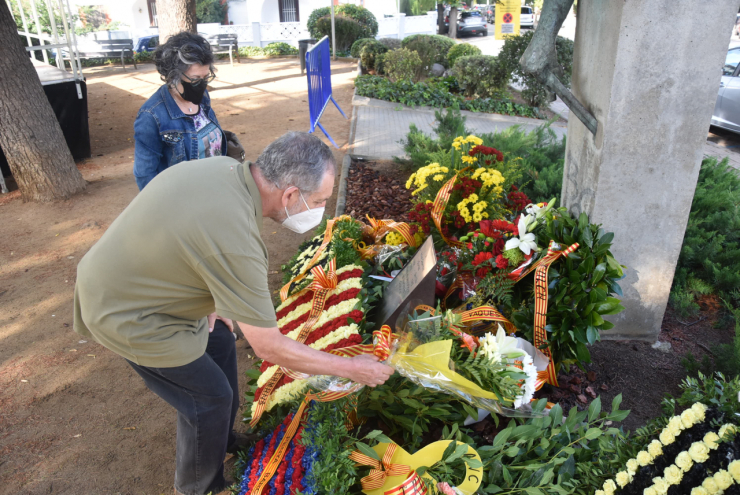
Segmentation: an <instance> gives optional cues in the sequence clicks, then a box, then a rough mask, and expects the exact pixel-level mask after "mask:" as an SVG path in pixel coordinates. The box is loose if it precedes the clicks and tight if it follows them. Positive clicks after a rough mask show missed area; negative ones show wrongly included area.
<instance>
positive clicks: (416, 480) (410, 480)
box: [383, 471, 427, 495]
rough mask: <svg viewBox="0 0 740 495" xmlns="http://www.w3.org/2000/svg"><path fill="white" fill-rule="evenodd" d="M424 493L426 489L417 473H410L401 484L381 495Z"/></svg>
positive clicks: (419, 494)
mask: <svg viewBox="0 0 740 495" xmlns="http://www.w3.org/2000/svg"><path fill="white" fill-rule="evenodd" d="M426 493H427V487H426V485H425V484H424V482H423V481H422V480H421V477H420V476H419V473H417V472H416V471H411V472H410V473H409V475H408V477H407V478H406V480H405V481H404V482H403V483H401V484H400V485H398V486H396V487H393V488H391V489H390V490H386V491H384V492H383V495H426Z"/></svg>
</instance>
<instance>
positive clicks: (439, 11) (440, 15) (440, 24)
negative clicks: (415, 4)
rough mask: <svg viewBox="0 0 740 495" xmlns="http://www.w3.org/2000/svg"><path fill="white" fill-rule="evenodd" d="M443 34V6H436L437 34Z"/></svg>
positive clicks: (439, 4) (440, 4)
mask: <svg viewBox="0 0 740 495" xmlns="http://www.w3.org/2000/svg"><path fill="white" fill-rule="evenodd" d="M444 32H445V4H443V3H438V4H437V33H438V34H442V33H444Z"/></svg>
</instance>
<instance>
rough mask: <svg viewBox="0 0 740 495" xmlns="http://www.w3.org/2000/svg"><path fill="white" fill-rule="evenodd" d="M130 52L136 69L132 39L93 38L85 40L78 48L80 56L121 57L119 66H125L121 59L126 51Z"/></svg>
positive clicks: (89, 57) (88, 57)
mask: <svg viewBox="0 0 740 495" xmlns="http://www.w3.org/2000/svg"><path fill="white" fill-rule="evenodd" d="M127 51H128V52H130V53H131V58H132V60H133V61H134V68H135V69H138V68H139V67H137V65H136V59H135V58H134V40H132V39H121V40H95V41H90V42H86V43H84V44H83V46H82V47H81V48H80V50H79V52H80V58H86V59H91V58H112V57H118V56H119V55H120V57H121V67H123V68H124V69H125V68H126V64H125V63H124V61H123V59H124V56H125V55H126V52H127Z"/></svg>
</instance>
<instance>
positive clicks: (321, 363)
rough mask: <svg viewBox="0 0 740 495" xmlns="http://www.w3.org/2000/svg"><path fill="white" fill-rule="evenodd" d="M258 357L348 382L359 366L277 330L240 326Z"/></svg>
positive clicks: (302, 371) (287, 366)
mask: <svg viewBox="0 0 740 495" xmlns="http://www.w3.org/2000/svg"><path fill="white" fill-rule="evenodd" d="M239 327H240V328H242V330H243V331H244V329H245V328H246V329H247V330H246V331H245V332H244V333H245V336H246V337H247V340H249V343H250V345H251V346H252V349H254V352H255V354H257V357H259V358H262V359H264V360H265V361H269V362H271V363H273V364H277V365H279V366H282V367H284V368H288V369H291V370H293V371H297V372H300V373H307V374H310V375H334V376H341V377H343V378H349V377H350V376H351V373H352V370H353V368H354V367H355V366H357V364H356V363H355V362H353V361H352V360H351V359H347V358H343V357H340V356H335V355H334V354H329V353H326V352H320V351H317V350H315V349H312V348H311V347H309V346H307V345H304V344H301V343H299V342H296V341H295V340H292V339H290V338H288V337H286V336H284V335H283V334H281V333H280V331H279V330H278V329H277V328H270V329H267V328H262V329H257V330H256V331H255V330H254V329H255V328H256V327H253V326H251V325H247V324H245V323H239Z"/></svg>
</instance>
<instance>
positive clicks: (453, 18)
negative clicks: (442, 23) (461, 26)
mask: <svg viewBox="0 0 740 495" xmlns="http://www.w3.org/2000/svg"><path fill="white" fill-rule="evenodd" d="M449 36H450V38H452V39H455V38H457V7H451V8H450V35H449Z"/></svg>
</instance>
